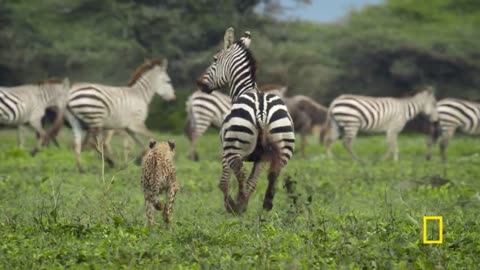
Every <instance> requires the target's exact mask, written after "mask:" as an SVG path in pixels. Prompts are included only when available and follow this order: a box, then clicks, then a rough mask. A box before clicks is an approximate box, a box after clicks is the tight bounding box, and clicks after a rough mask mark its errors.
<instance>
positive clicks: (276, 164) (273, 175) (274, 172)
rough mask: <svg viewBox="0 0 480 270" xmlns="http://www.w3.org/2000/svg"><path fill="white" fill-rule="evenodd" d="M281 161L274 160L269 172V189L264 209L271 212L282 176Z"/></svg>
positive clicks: (266, 193)
mask: <svg viewBox="0 0 480 270" xmlns="http://www.w3.org/2000/svg"><path fill="white" fill-rule="evenodd" d="M282 167H283V166H282V165H280V161H277V160H272V161H271V163H270V169H269V170H268V187H267V191H266V192H265V198H264V199H263V209H265V210H267V211H270V210H272V208H273V197H274V196H275V183H276V182H277V178H278V176H279V175H280V171H281V169H282Z"/></svg>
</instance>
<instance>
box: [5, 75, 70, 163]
mask: <svg viewBox="0 0 480 270" xmlns="http://www.w3.org/2000/svg"><path fill="white" fill-rule="evenodd" d="M69 87H70V81H69V80H68V79H67V78H66V79H64V80H63V81H62V80H53V79H51V80H45V81H41V82H39V83H37V84H29V85H21V86H15V87H0V124H6V125H10V126H17V127H18V146H19V148H23V146H24V142H25V138H24V131H25V125H29V126H31V127H32V128H33V129H34V130H35V131H36V132H37V134H38V136H37V145H36V147H35V148H33V150H32V151H31V155H35V154H36V153H37V152H38V151H39V150H40V147H41V146H42V145H45V144H46V143H47V142H48V140H49V136H48V134H47V132H46V131H45V130H44V129H43V126H42V118H43V116H44V115H45V112H46V110H47V108H48V107H57V108H59V109H63V108H64V106H65V99H66V95H67V92H68V89H69Z"/></svg>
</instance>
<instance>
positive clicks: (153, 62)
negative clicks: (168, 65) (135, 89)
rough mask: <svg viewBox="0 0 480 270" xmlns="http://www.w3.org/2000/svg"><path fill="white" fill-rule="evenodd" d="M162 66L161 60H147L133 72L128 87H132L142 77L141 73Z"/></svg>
mask: <svg viewBox="0 0 480 270" xmlns="http://www.w3.org/2000/svg"><path fill="white" fill-rule="evenodd" d="M161 65H162V60H161V59H152V60H147V61H145V63H143V64H142V65H141V66H139V67H138V68H137V69H136V70H135V72H133V75H132V77H131V79H130V81H129V82H128V86H132V85H134V84H135V83H136V82H137V81H138V79H140V77H142V75H143V73H145V72H147V71H149V70H151V69H152V68H154V67H155V66H161Z"/></svg>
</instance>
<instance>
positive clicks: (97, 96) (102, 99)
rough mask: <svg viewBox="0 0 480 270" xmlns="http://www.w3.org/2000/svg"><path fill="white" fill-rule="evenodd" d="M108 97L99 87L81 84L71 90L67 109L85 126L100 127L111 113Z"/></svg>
mask: <svg viewBox="0 0 480 270" xmlns="http://www.w3.org/2000/svg"><path fill="white" fill-rule="evenodd" d="M108 99H109V98H108V96H107V95H106V94H105V93H104V92H103V91H101V90H100V89H98V88H97V87H94V86H91V85H90V86H81V87H77V88H73V89H72V90H71V91H70V94H69V98H68V103H67V109H68V111H69V112H70V113H72V114H73V115H74V116H75V118H77V119H78V120H79V121H80V122H81V123H82V125H83V126H84V127H99V126H102V124H103V122H104V120H105V118H107V117H108V115H109V109H108V108H109V104H108V103H109V102H108ZM110 103H111V102H110Z"/></svg>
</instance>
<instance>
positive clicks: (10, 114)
mask: <svg viewBox="0 0 480 270" xmlns="http://www.w3.org/2000/svg"><path fill="white" fill-rule="evenodd" d="M23 107H24V104H23V102H22V101H21V100H20V99H19V98H18V97H16V96H15V95H14V94H13V93H10V92H8V91H1V90H0V123H2V124H7V125H10V124H18V122H19V121H20V120H21V119H19V118H20V115H21V114H22V113H21V110H22V109H24V108H23Z"/></svg>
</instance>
